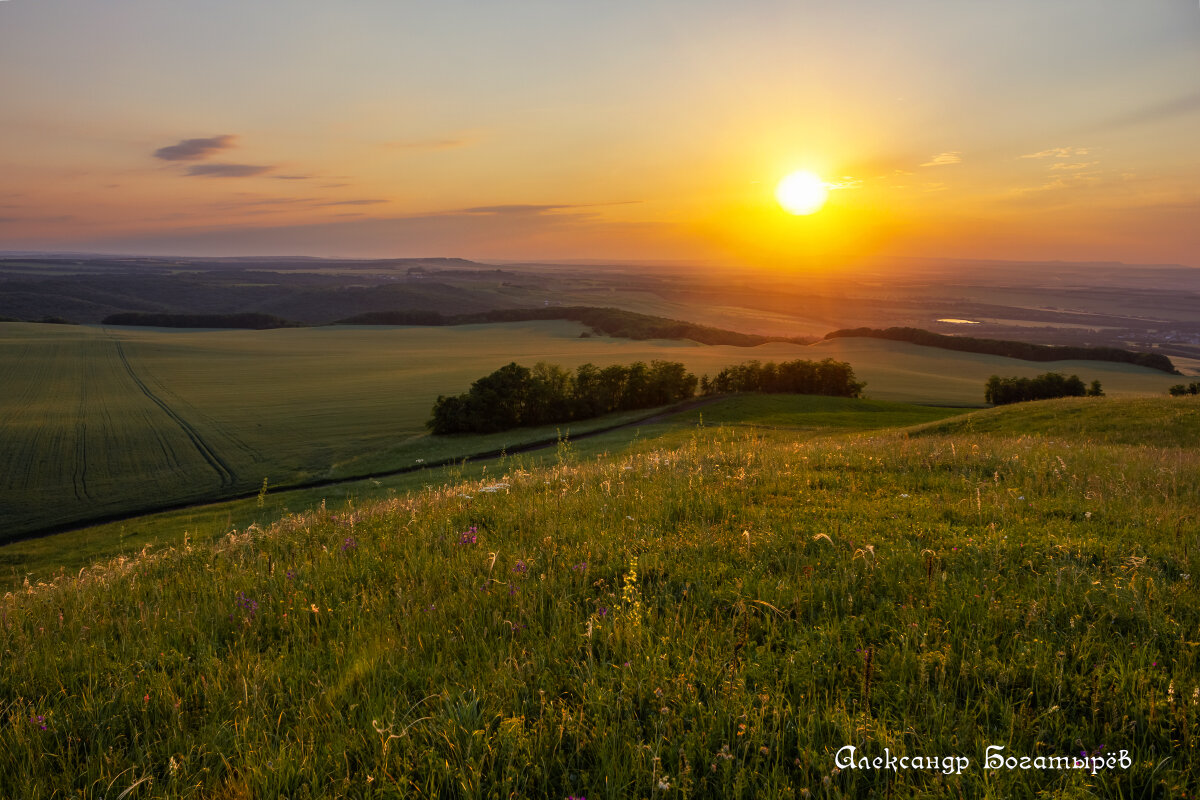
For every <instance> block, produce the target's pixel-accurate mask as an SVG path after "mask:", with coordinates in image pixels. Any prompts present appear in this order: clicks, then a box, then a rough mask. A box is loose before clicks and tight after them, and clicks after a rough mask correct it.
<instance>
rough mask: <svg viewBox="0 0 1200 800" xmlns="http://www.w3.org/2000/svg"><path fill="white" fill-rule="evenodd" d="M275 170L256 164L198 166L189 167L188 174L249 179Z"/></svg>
mask: <svg viewBox="0 0 1200 800" xmlns="http://www.w3.org/2000/svg"><path fill="white" fill-rule="evenodd" d="M273 169H274V167H264V166H257V165H254V164H196V165H195V166H192V167H188V171H187V174H188V175H196V176H201V177H206V178H249V177H252V176H254V175H262V174H263V173H264V172H270V171H271V170H273Z"/></svg>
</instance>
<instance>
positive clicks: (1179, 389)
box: [1168, 381, 1200, 397]
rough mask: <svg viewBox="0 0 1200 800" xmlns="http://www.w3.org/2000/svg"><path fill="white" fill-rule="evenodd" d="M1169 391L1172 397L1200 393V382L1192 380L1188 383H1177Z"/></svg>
mask: <svg viewBox="0 0 1200 800" xmlns="http://www.w3.org/2000/svg"><path fill="white" fill-rule="evenodd" d="M1168 391H1169V392H1170V393H1171V396H1172V397H1182V396H1183V395H1185V394H1200V383H1197V382H1195V381H1192V382H1191V383H1189V384H1187V385H1184V384H1182V383H1177V384H1175V385H1174V386H1172V387H1171V388H1170V389H1169V390H1168Z"/></svg>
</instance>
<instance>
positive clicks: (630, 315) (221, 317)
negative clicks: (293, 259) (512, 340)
mask: <svg viewBox="0 0 1200 800" xmlns="http://www.w3.org/2000/svg"><path fill="white" fill-rule="evenodd" d="M534 320H566V321H568V322H578V323H581V324H583V325H587V326H588V327H589V328H591V329H592V330H593V331H595V332H597V333H600V334H606V335H608V336H613V337H616V338H621V339H691V340H692V341H695V342H699V343H700V344H711V345H717V344H724V345H733V346H735V347H754V346H756V345H760V344H765V343H767V342H793V343H797V344H807V343H808V342H809V341H810V340H808V339H790V338H785V337H780V336H758V335H755V334H749V333H738V332H736V331H727V330H723V329H721V328H711V327H709V326H707V325H696V324H694V323H691V322H681V321H679V320H674V319H667V318H666V317H655V316H651V315H649V314H638V313H637V312H634V311H623V310H622V309H619V308H595V307H592V306H548V307H543V308H514V309H497V310H493V311H478V312H474V313H470V314H441V313H438V312H437V311H371V312H367V313H364V314H356V315H354V316H352V317H347V318H346V319H342V320H338V321H337V322H335V323H333V324H335V325H421V326H440V325H481V324H485V323H495V322H529V321H534ZM103 324H105V325H132V326H138V325H145V326H149V327H154V328H244V329H250V330H264V329H267V328H295V327H303V326H304V325H305V324H306V323H302V322H294V321H292V320H287V319H282V318H280V317H277V316H274V315H272V314H260V313H243V314H160V313H146V312H141V311H132V312H122V313H120V314H110V315H109V316H107V317H105V318H104V320H103Z"/></svg>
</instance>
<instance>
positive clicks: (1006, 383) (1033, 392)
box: [983, 372, 1104, 406]
mask: <svg viewBox="0 0 1200 800" xmlns="http://www.w3.org/2000/svg"><path fill="white" fill-rule="evenodd" d="M1103 395H1104V390H1103V389H1102V388H1101V387H1100V381H1092V385H1091V386H1090V387H1088V386H1084V385H1083V381H1081V380H1080V379H1079V376H1078V375H1072V376H1071V377H1069V378H1067V377H1064V376H1063V375H1060V374H1058V373H1057V372H1047V373H1045V374H1044V375H1038V376H1037V377H1036V378H1001V377H1000V376H999V375H993V376H992V377H990V378H988V382H987V385H986V386H985V387H984V393H983V397H984V400H985V401H986V402H988V403H991V404H993V405H997V406H1002V405H1007V404H1008V403H1023V402H1025V401H1026V400H1050V399H1053V398H1055V397H1101V396H1103Z"/></svg>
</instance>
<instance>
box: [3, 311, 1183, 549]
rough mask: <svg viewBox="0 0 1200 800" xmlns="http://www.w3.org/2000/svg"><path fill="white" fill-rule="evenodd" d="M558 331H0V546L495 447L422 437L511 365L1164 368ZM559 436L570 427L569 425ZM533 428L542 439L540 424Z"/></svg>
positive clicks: (907, 376) (867, 376)
mask: <svg viewBox="0 0 1200 800" xmlns="http://www.w3.org/2000/svg"><path fill="white" fill-rule="evenodd" d="M582 331H583V329H582V328H581V327H580V326H579V325H576V324H574V323H563V322H537V323H518V324H506V325H478V326H464V327H451V328H366V329H364V328H346V327H340V328H339V327H333V328H302V329H281V330H271V331H186V330H170V331H162V330H154V329H114V328H107V329H105V328H100V327H92V326H58V325H27V324H17V323H6V324H2V325H0V376H3V380H2V382H3V385H4V387H5V391H4V392H3V393H0V476H2V477H0V501H2V502H0V509H2V510H0V540H3V539H7V538H12V537H13V536H19V535H21V534H24V533H27V532H30V531H35V530H40V529H44V528H47V527H50V526H61V525H65V524H69V523H72V522H75V521H81V520H87V519H94V518H96V517H99V516H104V515H115V514H121V513H130V512H134V511H138V510H144V509H148V508H154V507H161V506H163V505H170V504H177V503H182V502H191V501H198V500H204V499H218V498H221V497H230V496H236V495H238V494H245V493H247V492H253V491H255V490H256V489H258V488H259V487H261V485H262V482H263V480H264V479H266V480H267V481H268V483H269V485H270V486H272V487H281V486H288V485H295V484H297V483H302V482H305V481H312V480H321V479H334V478H344V477H352V476H356V475H367V474H373V473H377V472H384V471H387V470H392V469H397V468H402V467H406V466H411V465H412V464H414V463H416V461H417V459H424V460H427V461H432V460H437V459H441V458H446V457H456V456H467V455H470V454H472V453H475V452H478V451H479V450H481V449H483V450H486V449H493V448H494V449H499V448H502V447H505V446H513V445H515V444H517V443H519V442H521V441H525V440H527V439H528V437H529V436H530V434H529V433H528V432H514V433H512V434H506V435H500V436H496V437H491V438H490V439H489V440H488V441H487V442H484V443H482V444H481V443H480V442H479V441H477V440H473V439H463V438H459V437H454V438H450V439H441V438H438V439H434V438H430V437H428V436H426V435H425V432H424V427H423V426H424V422H425V420H426V419H427V418H428V416H429V411H430V408H431V406H432V404H433V401H434V399H435V398H436V397H437V396H438V395H439V394H457V393H459V392H462V391H464V390H465V389H466V388H467V387H468V386H469V385H470V383H471V381H473V380H474V379H476V378H478V377H481V376H483V375H485V374H487V373H489V372H491V371H492V370H494V369H496V368H497V367H499V366H502V365H503V364H505V363H507V362H508V361H511V360H517V361H519V362H521V363H525V364H532V363H534V362H536V361H539V360H546V361H550V362H552V363H558V364H562V365H563V366H566V367H571V368H573V367H575V366H578V365H579V364H582V363H585V362H588V361H591V362H593V363H595V364H597V365H600V366H604V365H607V364H613V363H629V362H632V361H635V360H644V361H650V360H653V359H668V360H678V361H682V362H684V363H685V364H686V365H687V366H688V367H689V368H690V369H691V370H692V371H694V372H696V373H697V374H703V373H708V374H715V373H716V372H717V371H719V370H720V369H721V368H722V367H724V366H727V365H729V364H733V363H739V362H742V361H746V360H750V359H760V360H764V361H766V360H776V361H782V360H789V359H794V358H809V359H821V358H826V357H832V358H837V359H840V360H846V361H849V362H850V363H851V364H852V365H853V366H854V368H855V371H856V373H857V375H858V376H859V378H860V379H864V380H866V381H867V389H866V394H867V395H868V396H869V397H872V398H876V399H887V400H897V401H910V402H922V403H939V404H945V405H977V404H980V403H981V402H982V392H983V383H984V381H985V380H986V379H987V377H988V375H990V374H992V373H994V372H999V373H1002V374H1005V375H1009V374H1012V375H1036V374H1038V373H1040V372H1045V371H1048V370H1051V369H1056V370H1059V371H1065V372H1068V373H1070V372H1078V373H1079V375H1080V377H1082V378H1083V379H1084V380H1085V381H1090V380H1092V379H1093V378H1098V379H1100V380H1101V381H1102V382H1103V384H1104V387H1105V389H1106V390H1107V391H1108V392H1109V394H1113V395H1120V394H1126V393H1165V392H1166V389H1167V387H1168V386H1169V385H1171V384H1172V383H1174V382H1177V381H1176V380H1174V379H1173V378H1172V377H1171V376H1168V375H1164V374H1162V373H1155V372H1152V371H1150V370H1144V369H1139V368H1133V367H1126V366H1123V365H1116V364H1108V363H1101V362H1062V363H1050V364H1030V363H1027V362H1020V361H1012V360H1009V359H1002V358H997V357H991V356H979V355H974V354H965V353H950V352H947V351H941V350H934V349H930V348H920V347H913V346H911V345H907V344H903V343H895V342H883V341H878V340H865V339H857V340H850V339H839V340H834V341H830V342H822V343H819V344H817V345H813V346H811V347H804V346H800V345H789V344H770V345H763V346H760V347H756V348H737V347H709V346H702V345H696V344H694V343H690V342H667V341H650V342H635V341H629V340H623V339H609V338H602V337H592V338H580V337H579V334H580V333H581V332H582ZM572 427H573V429H574V430H575V431H579V430H582V429H583V427H584V426H580V425H578V424H576V425H574V426H572ZM542 435H545V432H543V433H542Z"/></svg>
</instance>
